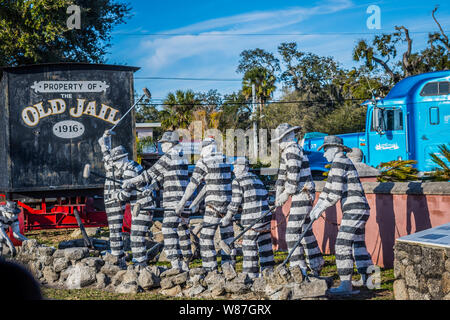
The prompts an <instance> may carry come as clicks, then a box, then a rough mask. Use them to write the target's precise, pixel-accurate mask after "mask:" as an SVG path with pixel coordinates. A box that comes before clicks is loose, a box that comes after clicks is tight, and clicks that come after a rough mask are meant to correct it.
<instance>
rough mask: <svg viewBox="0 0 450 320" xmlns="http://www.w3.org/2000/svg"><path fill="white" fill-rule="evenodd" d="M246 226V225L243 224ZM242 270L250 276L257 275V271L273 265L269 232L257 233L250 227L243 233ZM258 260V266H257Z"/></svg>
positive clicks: (254, 276)
mask: <svg viewBox="0 0 450 320" xmlns="http://www.w3.org/2000/svg"><path fill="white" fill-rule="evenodd" d="M243 227H246V226H243ZM255 228H256V229H258V228H257V227H255ZM242 255H243V264H242V272H243V273H247V274H248V276H249V277H250V278H256V277H258V276H259V272H260V269H261V272H262V270H264V269H266V268H270V267H273V266H274V265H275V262H274V259H273V250H272V237H271V234H270V232H265V233H259V232H256V231H254V230H252V229H250V230H248V231H247V232H246V233H244V236H243V240H242ZM258 262H259V266H258Z"/></svg>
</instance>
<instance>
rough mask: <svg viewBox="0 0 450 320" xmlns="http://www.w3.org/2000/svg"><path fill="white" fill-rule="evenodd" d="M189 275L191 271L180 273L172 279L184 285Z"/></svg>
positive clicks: (177, 283)
mask: <svg viewBox="0 0 450 320" xmlns="http://www.w3.org/2000/svg"><path fill="white" fill-rule="evenodd" d="M188 277H189V272H183V273H180V274H178V275H176V276H174V277H173V278H172V281H173V283H174V284H176V285H183V284H185V283H186V281H187V279H188Z"/></svg>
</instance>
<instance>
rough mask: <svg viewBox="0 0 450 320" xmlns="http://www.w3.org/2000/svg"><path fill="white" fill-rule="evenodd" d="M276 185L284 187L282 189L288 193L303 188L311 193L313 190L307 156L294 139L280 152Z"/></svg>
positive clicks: (297, 191)
mask: <svg viewBox="0 0 450 320" xmlns="http://www.w3.org/2000/svg"><path fill="white" fill-rule="evenodd" d="M276 186H277V187H284V191H285V192H287V193H288V194H290V195H292V194H297V193H299V192H301V191H302V190H303V189H307V190H309V191H308V192H310V193H311V194H313V193H314V192H315V185H314V182H313V179H312V175H311V169H310V167H309V160H308V157H307V156H306V155H305V154H304V153H303V150H302V149H301V148H300V146H299V145H298V144H297V143H295V142H294V141H293V142H292V144H289V145H288V146H287V147H286V148H285V149H284V150H283V151H282V153H281V158H280V168H279V170H278V179H277V182H276Z"/></svg>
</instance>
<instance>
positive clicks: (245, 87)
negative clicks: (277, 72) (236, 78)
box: [242, 67, 276, 105]
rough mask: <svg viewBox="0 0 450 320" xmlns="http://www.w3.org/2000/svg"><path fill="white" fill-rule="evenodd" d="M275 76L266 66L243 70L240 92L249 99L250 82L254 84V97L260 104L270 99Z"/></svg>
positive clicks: (274, 87)
mask: <svg viewBox="0 0 450 320" xmlns="http://www.w3.org/2000/svg"><path fill="white" fill-rule="evenodd" d="M275 82H276V77H275V76H274V75H273V73H271V72H269V70H267V69H266V68H263V67H255V68H252V69H250V70H248V71H247V72H245V74H244V77H243V79H242V93H243V94H244V96H245V97H246V98H247V99H249V98H250V97H251V96H252V84H255V91H256V97H257V100H258V102H259V103H260V104H261V105H264V104H265V103H266V101H267V100H269V99H270V97H271V96H272V93H273V92H274V91H275V89H276V86H275Z"/></svg>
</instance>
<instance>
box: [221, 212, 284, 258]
mask: <svg viewBox="0 0 450 320" xmlns="http://www.w3.org/2000/svg"><path fill="white" fill-rule="evenodd" d="M276 208H278V207H273V208H272V209H270V210H269V211H267V212H266V213H265V214H264V215H263V216H261V217H260V218H258V219H256V220H255V222H253V223H252V224H251V225H249V226H248V227H246V228H245V229H244V230H242V231H241V233H239V234H238V235H237V236H236V237H234V238H233V240H231V242H230V243H229V244H227V243H226V242H225V241H223V240H220V242H219V245H220V248H221V249H222V250H223V251H225V253H226V254H231V251H232V249H231V247H230V246H231V245H232V244H233V243H234V242H236V240H238V239H239V238H240V237H242V235H243V234H244V233H246V232H247V231H248V230H250V229H251V228H252V227H253V226H254V225H255V224H257V223H258V222H260V221H261V220H262V219H264V218H265V217H266V216H268V215H269V213H271V212H272V211H273V210H275V209H276Z"/></svg>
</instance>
